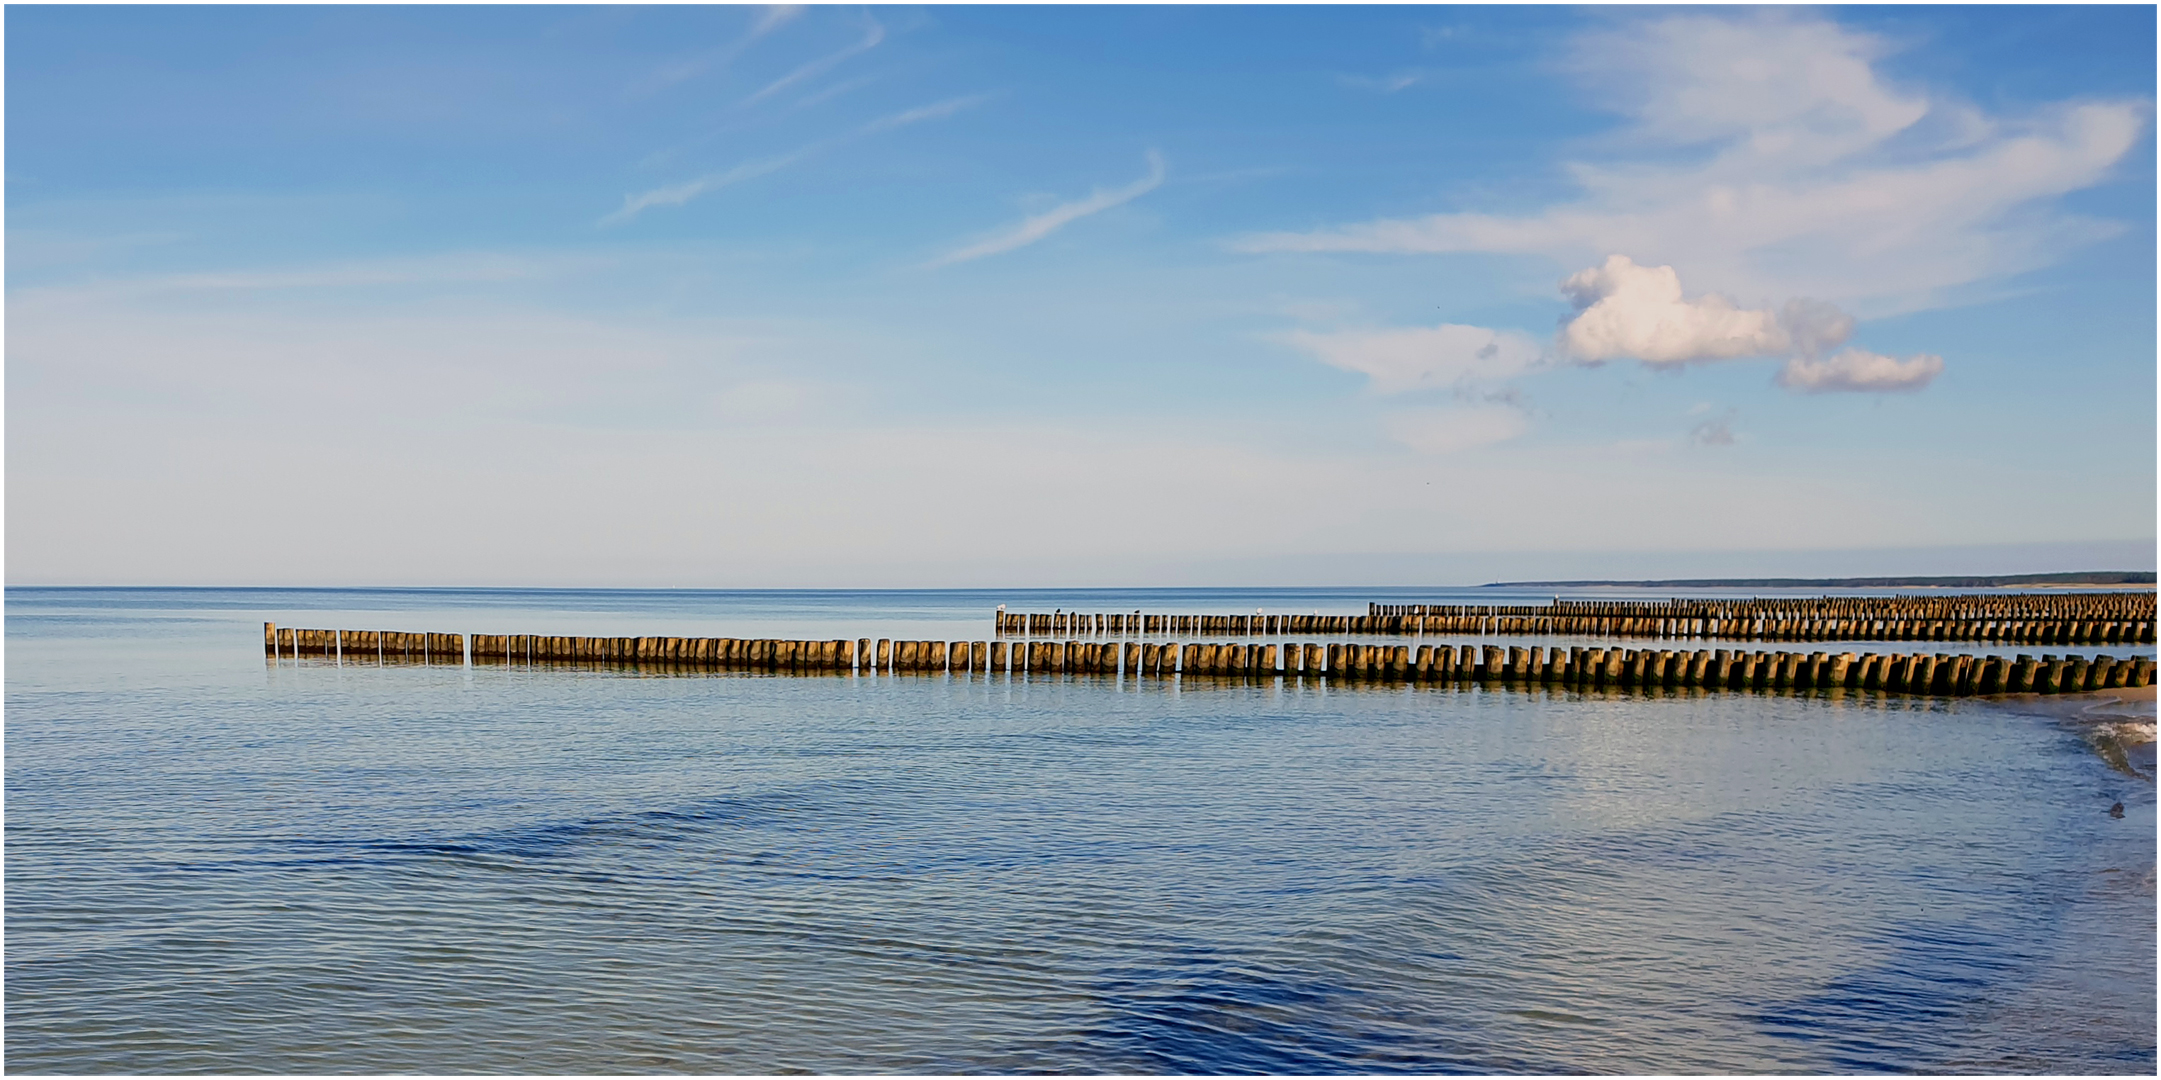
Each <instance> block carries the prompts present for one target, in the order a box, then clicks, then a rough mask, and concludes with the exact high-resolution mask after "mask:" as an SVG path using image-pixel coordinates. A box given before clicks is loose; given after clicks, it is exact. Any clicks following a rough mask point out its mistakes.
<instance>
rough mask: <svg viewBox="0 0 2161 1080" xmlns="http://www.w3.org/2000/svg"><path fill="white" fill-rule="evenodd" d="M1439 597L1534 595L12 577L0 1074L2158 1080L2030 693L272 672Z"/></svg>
mask: <svg viewBox="0 0 2161 1080" xmlns="http://www.w3.org/2000/svg"><path fill="white" fill-rule="evenodd" d="M1550 595H1551V592H1550V590H1549V591H1547V592H1543V593H1525V594H1523V597H1526V598H1528V597H1536V598H1537V599H1543V598H1544V597H1546V596H1550ZM1601 595H1614V594H1613V593H1612V592H1610V591H1608V592H1605V593H1602V594H1601ZM1421 599H1430V600H1434V601H1439V602H1451V601H1453V602H1465V601H1469V602H1489V603H1491V602H1525V599H1521V598H1517V597H1514V596H1511V595H1509V594H1505V593H1497V591H1496V590H1475V591H1467V592H1461V593H1457V594H1454V595H1451V594H1449V593H1447V592H1444V591H1435V590H1421V591H1418V592H1415V593H1412V592H1395V593H1391V592H1388V591H1385V590H1361V591H1356V592H1329V591H1268V590H1250V591H1226V592H1200V591H1176V592H1173V591H1161V592H1096V593H1078V592H1060V593H1022V592H1007V593H996V594H993V593H968V592H907V593H873V592H855V593H849V592H826V593H704V592H650V593H640V592H572V591H530V592H524V591H492V592H459V591H340V590H320V591H287V590H88V589H10V590H8V593H7V599H6V615H7V627H6V645H7V651H6V660H7V669H6V676H7V678H6V694H7V713H6V738H7V743H6V780H7V791H6V794H7V803H6V810H7V817H6V841H7V848H6V975H7V981H6V1021H7V1023H6V1029H5V1030H6V1034H5V1040H6V1041H5V1050H6V1065H7V1067H8V1068H9V1069H10V1070H12V1071H15V1072H28V1073H38V1072H67V1073H134V1072H157V1073H174V1072H197V1071H200V1072H255V1071H263V1072H282V1073H312V1072H425V1073H434V1072H465V1071H494V1072H504V1071H512V1072H542V1073H549V1072H579V1073H595V1072H597V1073H616V1072H669V1071H687V1072H722V1073H771V1072H789V1071H813V1072H896V1071H901V1072H904V1071H925V1072H941V1073H956V1072H957V1073H975V1072H1000V1073H1010V1072H1037V1071H1061V1072H1085V1073H1134V1072H1139V1073H1161V1072H1307V1073H1311V1072H1359V1073H1374V1072H1395V1071H1417V1072H1446V1071H1471V1072H1571V1071H1586V1070H1587V1071H1594V1072H1643V1071H1652V1072H1706V1071H1708V1072H1750V1071H1779V1072H1819V1071H1831V1072H1866V1071H1879V1070H1897V1071H1916V1070H1918V1071H1943V1070H1950V1071H1960V1072H1973V1071H2006V1072H2046V1073H2095V1072H2098V1073H2148V1074H2150V1073H2152V1072H2153V1071H2154V1069H2155V1067H2156V1060H2155V1005H2156V1003H2155V947H2156V941H2155V920H2156V911H2155V888H2154V885H2155V873H2154V865H2155V831H2154V786H2153V784H2152V782H2151V780H2150V779H2147V778H2144V777H2142V776H2140V775H2137V774H2136V773H2135V772H2133V771H2124V770H2122V769H2120V768H2112V767H2111V765H2110V764H2109V761H2108V759H2106V758H2105V757H2104V755H2103V754H2101V753H2097V752H2096V750H2095V748H2094V741H2093V738H2094V736H2093V731H2092V725H2090V724H2087V723H2083V722H2079V721H2074V720H2068V719H2064V718H2061V717H2053V716H2049V715H2038V714H2034V713H2038V711H2039V710H2035V709H2032V708H2030V707H2029V708H2026V709H2025V711H2021V708H2022V707H2019V706H2006V705H2002V704H1995V703H1988V702H1982V701H1975V700H1965V701H1956V702H1941V701H1916V700H1909V699H1901V698H1883V697H1877V696H1874V695H1868V694H1838V695H1835V696H1834V695H1805V696H1768V695H1747V694H1722V695H1702V694H1695V693H1686V692H1680V693H1655V694H1647V695H1645V694H1621V693H1591V694H1582V693H1574V692H1565V691H1563V692H1543V691H1540V692H1530V691H1523V690H1494V691H1487V690H1480V689H1455V688H1431V687H1415V688H1404V687H1370V686H1355V687H1344V686H1332V685H1326V684H1321V683H1316V682H1312V681H1306V682H1299V681H1296V680H1293V681H1291V682H1289V683H1268V684H1219V683H1205V684H1203V683H1194V684H1187V685H1182V686H1181V685H1178V684H1176V683H1169V684H1166V683H1162V682H1156V681H1149V682H1145V683H1141V684H1139V685H1135V684H1133V683H1130V682H1125V683H1121V682H1120V681H1118V680H1115V679H1107V678H1100V677H1085V678H1036V679H1029V680H1022V679H1008V678H1006V677H1003V676H999V677H993V678H989V679H985V678H982V677H980V676H978V677H975V678H958V679H955V678H946V677H937V678H927V677H907V676H903V677H899V678H879V679H857V678H853V677H812V678H803V677H773V676H763V675H750V674H740V673H731V674H711V675H655V674H636V673H626V672H602V671H586V670H506V669H501V668H479V669H464V668H449V667H438V668H424V667H374V666H351V665H348V666H343V667H340V666H336V665H333V664H326V663H321V662H305V663H295V662H292V661H287V662H285V663H283V664H268V663H265V661H264V659H263V657H262V645H261V641H262V637H261V623H262V622H263V621H264V620H271V621H275V622H278V623H280V624H282V625H298V626H314V627H329V628H338V627H343V628H353V629H362V628H369V629H373V628H380V629H405V630H434V631H446V632H460V633H472V632H481V633H528V632H530V633H575V634H587V635H610V634H682V635H727V636H741V637H761V636H804V637H820V638H833V637H851V638H852V637H861V636H865V635H868V636H873V637H879V636H885V637H924V638H931V637H941V638H946V639H949V640H952V639H961V638H970V639H983V638H986V637H988V636H989V634H988V628H989V615H990V612H991V609H992V608H993V607H994V606H995V605H997V604H999V603H1005V604H1007V605H1008V606H1009V607H1010V608H1012V609H1013V610H1016V611H1020V610H1041V611H1047V610H1050V609H1052V608H1054V607H1063V608H1066V609H1068V610H1072V609H1076V608H1077V609H1079V610H1083V611H1132V610H1135V609H1146V610H1149V611H1154V612H1162V611H1194V612H1230V611H1249V610H1252V609H1254V608H1263V609H1266V610H1268V611H1281V612H1303V611H1321V612H1324V613H1328V612H1334V613H1351V612H1362V611H1363V610H1364V604H1365V602H1366V601H1367V600H1378V601H1382V602H1413V601H1416V600H1421ZM1398 640H1399V641H1400V640H1401V639H1398ZM1517 640H1519V641H1520V640H1522V639H1517ZM1774 647H1775V646H1774ZM1808 647H1809V648H1822V647H1823V646H1820V645H1812V646H1808ZM1880 648H1885V649H1896V648H1898V647H1897V646H1881V647H1880ZM2035 651H2038V650H2035ZM2082 651H2083V650H2082ZM2092 651H2108V650H2106V649H2105V648H2104V649H2099V650H2092ZM2114 651H2115V652H2116V653H2117V654H2119V655H2121V654H2123V653H2124V652H2127V651H2128V650H2122V649H2118V650H2114ZM2144 651H2145V652H2147V653H2148V654H2150V653H2151V650H2150V649H2148V650H2144ZM2147 717H2148V722H2149V723H2150V717H2151V711H2150V706H2149V707H2147ZM2119 760H2120V759H2119ZM2118 801H2121V802H2122V803H2123V804H2124V808H2125V811H2124V815H2123V817H2121V818H2112V817H2111V816H2110V815H2109V814H2108V808H2109V807H2110V805H2111V804H2112V803H2114V802H2118Z"/></svg>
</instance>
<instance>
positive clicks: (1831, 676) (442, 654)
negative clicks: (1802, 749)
mask: <svg viewBox="0 0 2161 1080" xmlns="http://www.w3.org/2000/svg"><path fill="white" fill-rule="evenodd" d="M468 642H469V643H470V645H471V649H470V651H469V652H468V650H467V648H466V646H467V644H468ZM263 643H264V651H265V653H266V654H267V655H269V656H271V657H273V658H282V657H288V656H291V657H305V656H318V657H332V656H335V657H337V658H339V659H344V660H354V661H359V662H372V661H381V662H393V661H402V662H420V663H448V664H459V663H465V662H467V661H468V660H469V661H470V662H471V663H473V664H476V665H478V664H490V663H494V664H506V663H507V664H525V665H532V664H590V665H624V666H630V665H636V666H668V667H681V668H697V669H704V670H747V671H771V672H780V673H802V674H817V673H839V674H847V673H854V674H860V675H886V674H956V675H971V674H979V673H980V674H1033V675H1116V676H1125V677H1128V678H1173V677H1187V676H1192V677H1200V676H1210V677H1217V678H1232V679H1255V678H1278V677H1288V678H1297V677H1301V676H1306V677H1327V678H1330V679H1334V680H1338V681H1360V682H1398V683H1401V682H1435V683H1438V682H1456V683H1463V682H1477V683H1492V684H1549V685H1561V686H1594V687H1704V688H1710V689H1737V690H1738V689H1766V690H1787V689H1793V690H1807V689H1830V688H1834V687H1843V688H1847V689H1854V690H1880V691H1886V692H1891V693H1913V694H1938V695H1948V696H1965V695H1971V694H1999V693H2028V692H2032V693H2044V694H2052V693H2071V692H2074V691H2081V690H2096V689H2102V688H2105V687H2117V686H2150V685H2152V683H2153V674H2154V661H2153V660H2152V659H2151V658H2148V657H2134V658H2128V659H2122V660H2118V659H2116V658H2114V657H2110V656H2105V655H2104V656H2094V657H2084V656H2061V657H2059V656H2052V655H2051V656H2042V657H2040V658H2039V659H2035V658H2034V657H2032V656H2027V655H2020V656H2018V657H2016V658H2006V657H2000V656H1973V655H1951V654H1942V653H1939V654H1934V655H1931V654H1927V653H1913V654H1902V653H1894V654H1888V655H1879V654H1876V653H1865V654H1861V655H1858V656H1857V655H1855V654H1853V653H1850V652H1844V653H1837V654H1831V653H1824V652H1813V653H1799V652H1743V651H1739V650H1727V649H1718V650H1704V649H1698V650H1695V651H1692V652H1691V651H1687V650H1679V651H1676V650H1671V649H1597V648H1585V647H1582V646H1571V647H1567V648H1563V647H1561V646H1553V647H1532V648H1528V649H1526V648H1522V647H1520V646H1509V647H1507V648H1503V647H1501V646H1498V645H1463V646H1451V645H1421V646H1418V647H1417V648H1416V649H1415V650H1414V649H1413V648H1412V647H1411V646H1408V645H1353V644H1344V643H1330V644H1322V643H1319V642H1283V643H1276V644H1235V645H1217V644H1207V643H1202V642H1190V643H1185V644H1182V645H1181V644H1175V643H1163V644H1158V643H1154V642H1135V641H1128V642H1090V641H1042V640H1032V641H1020V642H1006V641H987V642H986V641H953V642H945V641H895V640H891V639H887V638H880V639H877V640H876V641H875V643H874V642H873V640H872V639H870V638H857V639H855V640H853V641H850V640H847V639H836V640H831V641H794V640H782V639H770V638H766V639H750V638H675V637H636V638H621V637H618V638H592V637H542V636H532V635H491V634H474V635H472V636H471V637H470V638H467V637H465V636H464V635H461V634H399V633H392V632H389V631H375V630H295V629H290V628H285V629H280V628H278V627H276V626H274V625H272V624H269V623H265V624H264V626H263Z"/></svg>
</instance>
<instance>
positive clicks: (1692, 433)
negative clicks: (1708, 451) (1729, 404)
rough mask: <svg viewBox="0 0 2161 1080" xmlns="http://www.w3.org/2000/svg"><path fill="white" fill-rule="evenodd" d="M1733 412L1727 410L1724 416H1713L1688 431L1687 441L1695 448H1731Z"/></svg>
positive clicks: (1732, 440)
mask: <svg viewBox="0 0 2161 1080" xmlns="http://www.w3.org/2000/svg"><path fill="white" fill-rule="evenodd" d="M1733 416H1734V411H1733V410H1732V409H1727V410H1726V412H1725V415H1723V416H1715V417H1712V418H1711V419H1709V420H1705V421H1703V422H1702V423H1700V424H1697V425H1696V426H1695V427H1692V428H1690V429H1688V441H1689V442H1692V443H1695V444H1696V445H1697V446H1732V445H1733V443H1734V438H1733Z"/></svg>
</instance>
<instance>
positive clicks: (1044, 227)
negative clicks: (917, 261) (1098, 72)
mask: <svg viewBox="0 0 2161 1080" xmlns="http://www.w3.org/2000/svg"><path fill="white" fill-rule="evenodd" d="M1162 184H1163V155H1161V154H1158V153H1156V152H1155V151H1153V150H1150V151H1149V152H1148V175H1146V176H1143V177H1141V178H1140V179H1139V180H1136V181H1134V182H1133V183H1131V184H1128V185H1126V186H1125V187H1122V188H1114V189H1112V190H1110V191H1104V190H1101V189H1098V190H1096V191H1094V192H1092V193H1090V194H1089V195H1088V197H1087V198H1085V199H1075V200H1073V201H1072V202H1069V203H1063V204H1060V205H1058V206H1054V207H1052V208H1050V209H1049V210H1045V211H1043V212H1042V213H1040V214H1036V215H1033V216H1031V217H1029V218H1026V219H1024V220H1023V221H1021V222H1020V223H1019V224H1017V225H1015V226H1013V227H1012V228H1010V229H1007V230H1005V231H1003V232H1000V233H997V234H995V235H993V236H990V237H988V238H986V239H983V240H979V241H977V242H975V243H973V244H970V245H968V246H967V247H964V248H960V249H959V250H957V251H951V252H948V253H946V254H944V255H941V256H939V257H938V258H936V259H933V260H931V262H930V265H931V266H934V267H936V266H950V265H952V264H953V263H960V262H967V261H968V260H970V259H980V258H983V257H985V256H989V255H1003V254H1005V253H1006V252H1008V251H1013V250H1015V249H1017V248H1024V247H1027V246H1028V245H1030V244H1033V243H1035V242H1036V241H1038V240H1041V239H1043V238H1044V237H1046V236H1049V235H1050V234H1052V233H1054V232H1057V231H1058V230H1060V229H1062V228H1065V227H1066V226H1067V225H1070V224H1072V223H1073V222H1075V221H1078V220H1080V219H1081V218H1084V217H1087V216H1088V215H1090V214H1097V213H1101V212H1103V211H1105V210H1108V209H1110V208H1112V207H1114V206H1123V205H1124V204H1126V203H1129V202H1132V201H1133V200H1134V199H1137V198H1140V197H1141V196H1142V195H1146V194H1147V193H1149V192H1151V191H1154V190H1155V189H1156V188H1158V187H1161V186H1162Z"/></svg>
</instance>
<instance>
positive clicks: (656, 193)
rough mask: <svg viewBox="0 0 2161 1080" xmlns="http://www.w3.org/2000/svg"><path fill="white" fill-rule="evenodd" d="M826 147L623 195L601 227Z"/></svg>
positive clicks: (776, 168)
mask: <svg viewBox="0 0 2161 1080" xmlns="http://www.w3.org/2000/svg"><path fill="white" fill-rule="evenodd" d="M828 142H830V140H828ZM826 145H827V143H826V142H818V143H812V144H810V145H809V146H804V147H800V148H798V149H795V150H791V151H789V152H787V153H785V154H778V155H775V156H773V157H769V158H761V159H759V160H757V161H746V162H744V163H743V164H741V165H737V166H736V167H734V168H732V169H725V170H723V171H721V172H717V173H707V174H706V175H704V176H701V177H698V178H697V179H695V180H686V181H684V182H683V183H680V184H669V185H667V186H665V187H657V188H654V189H652V190H651V191H643V192H639V193H638V194H636V195H625V196H623V205H622V206H621V207H618V208H617V209H616V210H615V212H614V213H611V214H609V215H608V216H606V217H604V218H601V219H600V223H601V224H602V225H613V224H615V223H617V222H621V221H629V220H630V219H631V218H634V217H637V216H638V215H639V214H641V213H644V212H645V211H647V210H651V209H653V208H654V207H656V206H681V205H683V204H684V203H687V202H689V201H690V200H692V199H695V198H697V197H698V196H700V195H704V194H706V193H708V192H714V191H719V190H720V189H722V188H725V187H731V186H733V185H736V184H740V183H742V182H743V181H745V180H755V179H757V178H758V177H761V176H768V175H771V174H773V173H777V172H779V171H780V170H782V169H785V168H787V167H788V166H790V165H793V164H795V163H796V162H798V161H801V160H803V159H804V158H807V157H809V156H810V155H812V154H814V153H817V152H818V151H820V150H823V149H825V147H826Z"/></svg>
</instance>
